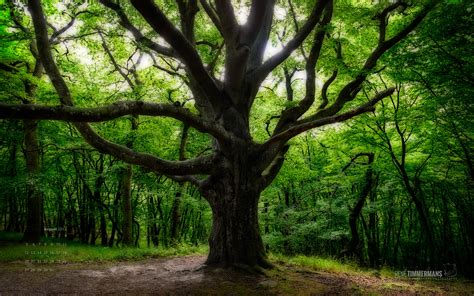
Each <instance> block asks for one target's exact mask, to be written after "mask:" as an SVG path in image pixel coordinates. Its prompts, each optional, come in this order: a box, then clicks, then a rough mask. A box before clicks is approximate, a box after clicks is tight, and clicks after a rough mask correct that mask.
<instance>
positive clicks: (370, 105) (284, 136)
mask: <svg viewBox="0 0 474 296" xmlns="http://www.w3.org/2000/svg"><path fill="white" fill-rule="evenodd" d="M394 91H395V88H393V87H392V88H389V89H386V90H384V91H382V92H380V93H378V94H377V95H376V96H374V97H373V98H372V100H370V101H369V102H367V103H365V104H363V105H360V106H359V107H357V108H355V109H352V110H350V111H347V112H344V113H342V114H339V115H333V116H328V117H324V118H320V119H316V120H312V121H309V122H303V121H299V123H297V124H296V125H294V126H292V127H290V128H288V129H286V130H285V131H282V132H280V133H278V134H276V135H274V136H273V137H271V138H270V139H268V141H266V142H265V143H264V144H263V147H270V146H272V145H273V144H275V143H285V142H287V141H288V140H290V139H291V138H293V137H295V136H297V135H299V134H301V133H303V132H305V131H308V130H310V129H313V128H316V127H320V126H323V125H328V124H332V123H336V122H342V121H346V120H348V119H351V118H352V117H355V116H357V115H359V114H362V113H366V112H370V111H374V110H375V107H374V106H375V104H377V102H379V101H380V100H382V99H383V98H385V97H388V96H390V95H391V94H392V93H393V92H394Z"/></svg>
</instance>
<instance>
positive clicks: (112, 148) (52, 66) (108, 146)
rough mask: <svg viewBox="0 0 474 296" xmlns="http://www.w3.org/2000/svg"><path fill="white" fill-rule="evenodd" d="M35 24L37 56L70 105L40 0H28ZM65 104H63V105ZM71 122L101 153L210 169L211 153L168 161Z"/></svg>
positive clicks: (163, 166)
mask: <svg viewBox="0 0 474 296" xmlns="http://www.w3.org/2000/svg"><path fill="white" fill-rule="evenodd" d="M28 8H29V10H30V12H31V17H32V19H33V24H34V28H35V35H36V43H37V47H38V53H39V57H40V59H41V62H42V64H43V65H44V69H45V71H46V73H47V74H48V76H49V78H50V79H51V82H52V84H53V86H54V88H55V89H56V92H57V94H58V95H59V97H60V100H61V103H62V104H64V105H67V106H68V107H69V108H73V100H72V96H71V93H70V91H69V88H68V86H67V84H66V82H65V81H64V79H63V77H62V76H61V73H60V72H59V69H58V67H57V66H56V63H55V61H54V59H53V56H52V54H51V45H50V42H49V38H48V29H47V24H46V19H45V16H44V13H43V8H42V7H41V1H40V0H28ZM67 106H66V107H67ZM74 126H75V127H76V128H77V130H78V131H79V132H80V134H81V135H82V137H83V138H84V139H85V140H86V142H87V143H89V144H90V145H91V146H92V147H94V148H96V149H97V150H99V151H100V152H102V153H107V154H110V155H113V156H115V157H117V158H119V159H121V160H123V161H125V162H127V163H130V164H135V165H140V166H144V167H146V168H149V169H151V170H154V171H156V172H161V173H163V174H169V175H190V174H206V173H210V172H211V171H212V168H213V162H214V158H215V156H203V157H200V158H196V159H193V160H185V161H168V160H163V159H161V158H159V157H156V156H154V155H151V154H148V153H140V152H135V151H133V150H131V149H129V148H127V147H125V146H122V145H118V144H115V143H112V142H110V141H108V140H106V139H104V138H102V137H101V136H99V135H98V134H97V133H96V132H95V131H94V130H93V129H92V128H91V127H90V126H89V125H88V124H87V123H83V122H76V123H74Z"/></svg>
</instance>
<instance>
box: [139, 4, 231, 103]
mask: <svg viewBox="0 0 474 296" xmlns="http://www.w3.org/2000/svg"><path fill="white" fill-rule="evenodd" d="M131 3H132V5H133V6H134V7H135V8H136V9H137V11H138V12H139V13H140V14H141V15H142V16H143V18H144V19H145V20H146V21H147V23H148V24H149V25H150V26H151V27H152V28H153V29H154V30H155V31H156V32H157V33H158V34H160V35H161V36H162V37H163V39H165V40H166V42H167V43H168V44H170V45H171V47H172V48H173V49H174V50H175V51H176V52H177V53H178V55H179V58H180V59H181V60H182V61H183V63H184V64H185V65H186V68H187V71H188V73H189V74H190V75H191V76H192V77H193V79H195V80H196V82H197V83H198V86H199V88H201V89H202V90H203V91H204V93H205V95H206V97H207V98H208V99H209V100H210V101H211V103H212V104H213V106H214V107H216V106H222V104H223V103H224V104H225V103H229V102H230V98H228V97H226V95H225V93H223V92H221V91H220V89H219V87H218V86H217V85H216V83H215V82H214V80H213V79H212V77H211V76H210V74H209V73H208V72H207V71H206V69H205V67H204V64H203V63H202V60H201V57H200V56H199V54H198V52H197V51H196V49H195V48H194V46H193V45H192V44H191V43H190V42H189V41H188V40H187V39H186V37H185V36H184V35H183V34H182V33H181V32H180V31H179V30H178V29H177V28H176V27H175V26H174V25H173V23H171V21H170V20H169V19H168V18H167V17H166V15H164V13H163V12H162V11H161V10H160V9H159V8H158V6H156V4H155V3H154V1H151V0H131Z"/></svg>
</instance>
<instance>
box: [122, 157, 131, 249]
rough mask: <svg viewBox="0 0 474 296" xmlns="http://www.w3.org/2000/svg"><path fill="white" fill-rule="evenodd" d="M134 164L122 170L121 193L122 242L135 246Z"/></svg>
mask: <svg viewBox="0 0 474 296" xmlns="http://www.w3.org/2000/svg"><path fill="white" fill-rule="evenodd" d="M131 183H132V165H130V164H127V165H126V166H125V168H124V170H123V172H122V179H121V186H120V193H121V197H122V209H123V211H122V214H123V217H122V244H123V245H126V246H133V239H132V224H133V219H132V218H133V217H132V187H131Z"/></svg>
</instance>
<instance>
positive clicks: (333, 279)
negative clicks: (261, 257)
mask: <svg viewBox="0 0 474 296" xmlns="http://www.w3.org/2000/svg"><path fill="white" fill-rule="evenodd" d="M204 261H205V256H202V255H191V256H181V257H162V258H149V259H145V260H140V261H105V262H101V263H43V264H41V262H40V263H38V262H35V263H32V262H24V261H14V262H2V263H0V295H18V294H21V295H30V294H35V295H44V294H53V295H58V294H60V295H63V294H69V295H74V294H78V295H80V294H82V295H91V294H119V295H149V294H153V295H474V282H473V281H462V280H455V281H417V280H408V279H395V278H386V277H381V276H380V275H378V274H369V273H360V274H359V273H344V272H330V271H324V270H318V269H313V268H308V267H301V266H296V265H292V264H289V263H285V262H280V261H277V262H276V263H277V264H276V268H275V269H273V270H270V271H268V272H266V274H262V275H253V274H246V273H242V272H237V271H229V270H223V269H220V268H214V269H209V268H203V263H204Z"/></svg>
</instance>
